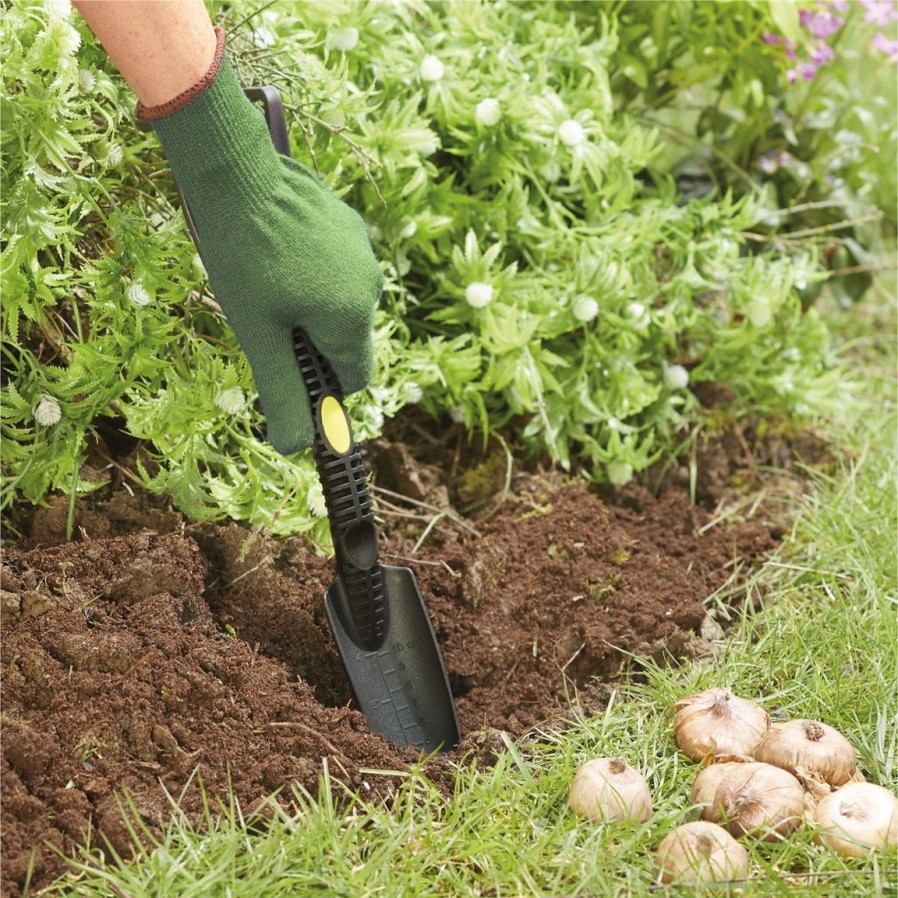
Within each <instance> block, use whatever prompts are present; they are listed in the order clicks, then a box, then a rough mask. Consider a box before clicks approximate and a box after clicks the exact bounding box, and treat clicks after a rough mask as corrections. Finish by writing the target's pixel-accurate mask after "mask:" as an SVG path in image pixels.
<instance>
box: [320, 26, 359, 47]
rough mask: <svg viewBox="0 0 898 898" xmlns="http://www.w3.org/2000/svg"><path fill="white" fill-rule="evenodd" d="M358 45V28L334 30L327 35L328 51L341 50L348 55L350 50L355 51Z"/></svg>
mask: <svg viewBox="0 0 898 898" xmlns="http://www.w3.org/2000/svg"><path fill="white" fill-rule="evenodd" d="M358 43H359V29H358V28H334V29H333V30H332V31H328V33H327V48H328V50H339V51H340V52H341V53H348V52H349V51H350V50H355V48H356V47H357V46H358Z"/></svg>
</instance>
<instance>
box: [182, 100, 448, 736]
mask: <svg viewBox="0 0 898 898" xmlns="http://www.w3.org/2000/svg"><path fill="white" fill-rule="evenodd" d="M246 95H247V96H248V97H249V99H250V100H252V101H253V102H259V103H261V104H262V106H263V109H264V112H265V118H266V120H267V122H268V130H269V133H270V134H271V139H272V142H273V143H274V146H275V148H276V149H277V150H278V152H280V153H283V154H284V155H285V156H289V155H290V146H289V142H288V138H287V127H286V123H285V121H284V110H283V105H282V103H281V98H280V95H279V94H278V92H277V90H275V88H273V87H258V88H249V89H248V90H247V91H246ZM181 202H182V204H183V206H184V213H185V215H186V217H187V224H188V226H189V228H190V233H191V235H192V236H193V239H194V242H195V243H196V245H197V247H199V245H200V242H199V239H198V237H197V232H196V226H195V224H194V221H193V216H192V215H191V213H190V209H189V207H188V205H187V203H186V201H185V199H184V196H183V195H181ZM293 345H294V349H295V351H296V359H297V362H298V367H297V389H302V387H300V386H299V378H300V376H301V378H302V381H303V383H304V384H305V389H307V390H308V391H309V398H310V399H311V402H312V409H313V413H314V416H315V444H314V447H313V452H314V455H315V463H316V465H317V467H318V476H319V477H320V478H321V485H322V487H323V488H324V497H325V501H326V504H327V513H328V519H329V520H330V528H331V535H332V537H333V541H334V551H335V556H336V565H337V574H336V576H335V577H334V580H333V582H332V583H331V585H330V587H329V588H328V590H327V592H326V593H325V595H324V607H325V610H326V612H327V619H328V621H329V622H330V626H331V629H332V630H333V634H334V639H335V641H336V644H337V649H338V651H339V653H340V657H341V659H342V661H343V665H344V666H345V668H346V673H347V676H348V678H349V685H350V687H351V688H352V693H353V696H354V698H355V701H356V703H357V704H358V706H359V708H360V710H361V711H362V713H363V714H364V715H365V719H366V720H367V722H368V726H369V727H370V728H371V730H372V731H374V732H375V733H379V734H380V735H381V736H383V737H384V738H386V739H389V740H390V741H391V742H394V743H395V744H396V745H400V746H406V745H415V746H418V747H419V748H421V749H422V750H424V751H426V752H433V751H438V750H441V751H445V750H447V749H450V748H452V747H453V746H455V745H456V743H457V742H458V740H459V730H458V720H457V718H456V715H455V705H454V704H453V701H452V692H451V690H450V689H449V680H448V677H447V676H446V668H445V665H444V664H443V658H442V656H441V655H440V648H439V645H438V643H437V640H436V635H435V634H434V631H433V627H432V626H431V623H430V618H429V617H428V615H427V609H426V608H425V607H424V599H423V598H422V596H421V591H420V589H419V588H418V583H417V581H416V580H415V575H414V574H413V573H412V571H411V570H409V568H406V567H391V566H388V565H384V564H381V563H380V560H379V558H378V547H377V528H376V526H375V522H374V514H373V512H372V510H371V501H370V499H369V497H368V485H367V482H366V479H365V472H364V470H363V468H362V458H361V454H360V453H359V451H358V448H357V446H356V444H355V441H354V440H353V437H352V429H351V427H350V424H349V419H348V417H347V415H346V411H345V408H344V406H343V398H342V396H341V394H340V388H339V384H338V382H337V379H336V377H335V376H334V374H333V372H332V371H331V369H330V366H329V365H328V363H327V360H326V359H325V358H324V357H323V356H322V355H321V353H319V352H318V350H317V349H316V348H315V347H314V346H313V345H312V344H311V342H310V341H309V340H308V338H307V337H306V335H305V334H304V333H303V332H302V331H301V330H297V331H296V332H295V333H294V335H293Z"/></svg>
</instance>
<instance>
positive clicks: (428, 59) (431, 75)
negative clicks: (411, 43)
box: [420, 56, 446, 81]
mask: <svg viewBox="0 0 898 898" xmlns="http://www.w3.org/2000/svg"><path fill="white" fill-rule="evenodd" d="M445 71H446V67H445V66H444V65H443V63H442V62H440V60H439V59H437V58H436V56H425V57H424V59H422V60H421V68H420V73H421V80H422V81H439V80H440V79H441V78H442V77H443V74H444V73H445Z"/></svg>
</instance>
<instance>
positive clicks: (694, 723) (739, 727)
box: [674, 689, 770, 761]
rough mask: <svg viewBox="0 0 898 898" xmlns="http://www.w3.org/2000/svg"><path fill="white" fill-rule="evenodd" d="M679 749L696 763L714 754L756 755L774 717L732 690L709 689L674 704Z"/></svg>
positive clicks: (676, 738) (675, 734) (675, 729)
mask: <svg viewBox="0 0 898 898" xmlns="http://www.w3.org/2000/svg"><path fill="white" fill-rule="evenodd" d="M674 709H675V710H676V712H677V713H676V717H675V718H674V739H675V741H676V743H677V748H679V749H680V751H682V752H683V754H685V755H688V756H689V757H690V758H692V760H693V761H702V760H704V759H705V758H708V757H710V756H711V755H749V756H753V755H754V748H755V746H756V745H757V744H758V743H759V742H760V741H761V739H763V738H764V736H765V735H766V734H767V730H768V729H769V728H770V715H769V714H768V713H767V712H766V711H765V710H764V709H763V708H762V707H761V706H760V705H759V704H758V703H757V702H753V701H750V700H749V699H745V698H740V697H739V696H738V695H734V694H733V693H732V692H731V691H730V690H729V689H706V690H705V691H704V692H699V693H697V694H695V695H689V696H686V698H682V699H680V700H679V701H678V702H676V704H674Z"/></svg>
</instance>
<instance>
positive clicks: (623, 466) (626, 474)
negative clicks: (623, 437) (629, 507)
mask: <svg viewBox="0 0 898 898" xmlns="http://www.w3.org/2000/svg"><path fill="white" fill-rule="evenodd" d="M607 471H608V480H609V481H611V483H612V484H613V485H614V486H626V485H627V484H628V483H629V482H630V481H631V480H632V479H633V465H630V464H627V462H625V461H613V462H611V464H610V465H608V468H607Z"/></svg>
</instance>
